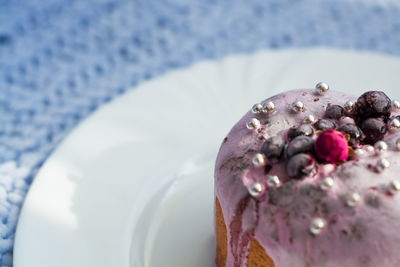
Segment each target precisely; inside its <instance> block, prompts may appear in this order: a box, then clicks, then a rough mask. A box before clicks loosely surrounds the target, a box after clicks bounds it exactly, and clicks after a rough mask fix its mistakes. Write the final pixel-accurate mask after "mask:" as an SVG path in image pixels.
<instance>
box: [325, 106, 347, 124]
mask: <svg viewBox="0 0 400 267" xmlns="http://www.w3.org/2000/svg"><path fill="white" fill-rule="evenodd" d="M343 115H344V108H343V107H341V106H339V105H329V106H328V107H327V108H326V111H325V117H327V118H328V119H335V120H338V119H340V118H341V117H343Z"/></svg>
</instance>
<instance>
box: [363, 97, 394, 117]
mask: <svg viewBox="0 0 400 267" xmlns="http://www.w3.org/2000/svg"><path fill="white" fill-rule="evenodd" d="M391 111H392V102H391V100H390V98H389V97H388V96H387V95H386V94H385V93H384V92H381V91H369V92H366V93H364V94H362V95H361V96H360V97H359V98H358V100H357V102H356V112H357V118H358V120H361V121H362V120H364V119H366V118H377V117H383V118H385V119H386V118H388V117H389V116H390V112H391Z"/></svg>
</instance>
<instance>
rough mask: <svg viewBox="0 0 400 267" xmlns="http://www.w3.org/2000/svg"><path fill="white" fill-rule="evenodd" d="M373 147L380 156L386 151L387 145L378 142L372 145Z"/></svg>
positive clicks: (383, 142)
mask: <svg viewBox="0 0 400 267" xmlns="http://www.w3.org/2000/svg"><path fill="white" fill-rule="evenodd" d="M374 147H375V151H376V153H378V154H381V153H383V152H385V151H386V150H388V145H387V144H386V142H385V141H378V142H376V143H375V144H374Z"/></svg>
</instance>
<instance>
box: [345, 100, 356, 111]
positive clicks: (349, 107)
mask: <svg viewBox="0 0 400 267" xmlns="http://www.w3.org/2000/svg"><path fill="white" fill-rule="evenodd" d="M354 107H355V105H354V102H353V101H347V102H346V103H344V110H345V111H346V112H348V113H352V112H353V111H354Z"/></svg>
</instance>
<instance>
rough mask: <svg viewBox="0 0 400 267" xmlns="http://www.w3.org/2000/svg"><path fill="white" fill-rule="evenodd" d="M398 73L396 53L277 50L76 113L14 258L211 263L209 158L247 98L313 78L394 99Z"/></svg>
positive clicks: (25, 212) (162, 81)
mask: <svg viewBox="0 0 400 267" xmlns="http://www.w3.org/2000/svg"><path fill="white" fill-rule="evenodd" d="M399 73H400V59H399V58H392V57H387V56H381V55H374V54H367V53H355V52H344V51H337V50H327V49H312V50H286V51H264V52H259V53H255V54H252V55H239V56H230V57H228V58H225V59H223V60H220V61H210V62H202V63H198V64H196V65H194V66H192V67H190V68H187V69H184V70H178V71H173V72H170V73H169V74H167V75H165V76H163V77H160V78H157V79H155V80H152V81H149V82H146V83H143V84H142V85H140V86H139V87H138V88H136V89H133V90H130V91H129V92H128V93H126V94H125V95H123V96H122V97H119V98H118V99H116V100H115V101H113V102H111V103H110V104H108V105H105V106H104V107H102V108H101V109H99V110H98V111H96V112H95V113H94V114H93V115H92V116H90V117H89V118H88V119H86V120H85V121H83V122H82V123H81V124H80V125H79V126H78V127H77V128H76V129H75V130H74V131H73V132H72V133H71V134H70V135H69V136H68V137H67V138H66V139H65V140H64V142H63V143H62V144H61V145H60V146H59V147H58V149H57V150H56V151H55V152H54V153H53V154H52V155H51V157H50V158H49V159H48V160H47V162H46V163H45V164H44V166H43V167H42V169H41V170H40V172H39V173H38V175H37V177H36V179H35V181H34V183H33V185H32V187H31V189H30V191H29V193H28V196H27V198H26V201H25V203H24V207H23V209H22V213H21V217H20V220H19V224H18V228H17V235H16V241H15V247H14V266H15V267H36V266H37V267H39V266H40V267H54V266H57V267H64V266H65V267H71V266H74V267H80V266H82V267H90V266H96V267H102V266H118V267H128V266H130V267H161V266H162V267H187V266H191V267H204V266H212V264H213V258H214V241H213V166H214V159H215V157H216V153H217V151H218V147H219V145H220V143H221V141H222V139H223V138H224V135H225V134H226V133H227V132H228V131H229V129H230V127H231V126H232V125H233V124H234V123H235V122H236V121H237V120H238V119H239V118H240V117H241V116H242V115H243V114H244V113H245V112H246V111H247V110H248V109H250V107H251V105H252V104H253V103H255V102H258V101H260V100H262V99H265V98H267V97H269V96H272V95H273V94H276V93H279V92H281V91H284V90H288V89H294V88H310V87H313V86H314V85H315V84H316V83H317V82H318V81H320V80H324V81H327V82H329V84H330V85H331V88H333V89H337V90H343V91H348V92H352V93H354V94H355V95H358V94H360V93H362V92H363V91H365V90H369V89H382V90H385V91H386V92H387V93H388V94H389V96H391V97H400V92H399V90H400V75H399Z"/></svg>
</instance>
